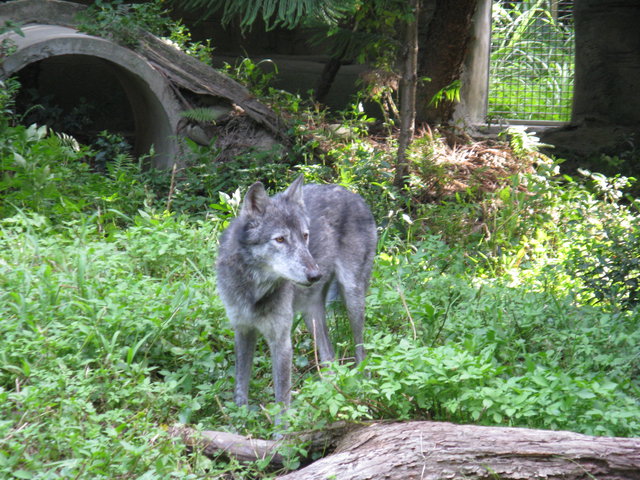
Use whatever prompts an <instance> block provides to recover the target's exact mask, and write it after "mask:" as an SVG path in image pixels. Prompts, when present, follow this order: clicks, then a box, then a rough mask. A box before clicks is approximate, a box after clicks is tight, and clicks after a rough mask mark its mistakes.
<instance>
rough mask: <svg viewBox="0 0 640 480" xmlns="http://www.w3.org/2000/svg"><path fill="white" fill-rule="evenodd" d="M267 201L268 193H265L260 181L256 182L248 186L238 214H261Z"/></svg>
mask: <svg viewBox="0 0 640 480" xmlns="http://www.w3.org/2000/svg"><path fill="white" fill-rule="evenodd" d="M269 201H270V200H269V195H267V192H266V191H265V189H264V185H263V184H262V182H256V183H254V184H253V185H251V187H249V190H248V191H247V194H246V195H245V196H244V201H243V202H242V210H241V211H240V214H241V215H248V216H250V217H252V216H255V215H262V214H263V213H264V212H265V210H266V208H267V205H268V204H269Z"/></svg>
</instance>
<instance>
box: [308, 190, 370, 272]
mask: <svg viewBox="0 0 640 480" xmlns="http://www.w3.org/2000/svg"><path fill="white" fill-rule="evenodd" d="M303 194H304V203H305V209H306V212H307V216H308V218H309V221H310V239H311V240H310V245H309V250H310V251H311V254H312V255H313V256H314V258H316V260H318V261H319V263H325V261H326V260H325V259H327V257H329V258H332V259H334V260H337V261H340V262H341V263H343V264H345V265H344V266H345V267H346V268H347V269H348V270H350V271H359V272H361V274H362V276H363V277H365V278H366V281H368V277H369V274H370V273H371V265H372V262H373V257H374V255H375V251H376V245H377V234H376V223H375V220H374V218H373V215H372V214H371V210H369V207H368V206H367V204H366V203H365V201H364V200H363V199H362V197H361V196H360V195H357V194H355V193H352V192H350V191H348V190H346V189H345V188H343V187H341V186H339V185H315V184H310V185H305V186H304V189H303ZM323 260H324V261H323ZM363 280H364V279H363Z"/></svg>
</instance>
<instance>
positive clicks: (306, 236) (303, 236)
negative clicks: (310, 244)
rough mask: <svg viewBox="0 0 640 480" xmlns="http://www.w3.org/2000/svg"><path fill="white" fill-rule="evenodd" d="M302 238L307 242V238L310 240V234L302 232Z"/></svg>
mask: <svg viewBox="0 0 640 480" xmlns="http://www.w3.org/2000/svg"><path fill="white" fill-rule="evenodd" d="M302 238H304V241H305V242H306V241H307V240H309V234H308V233H306V232H305V233H303V234H302Z"/></svg>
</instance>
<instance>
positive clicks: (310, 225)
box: [216, 176, 377, 406]
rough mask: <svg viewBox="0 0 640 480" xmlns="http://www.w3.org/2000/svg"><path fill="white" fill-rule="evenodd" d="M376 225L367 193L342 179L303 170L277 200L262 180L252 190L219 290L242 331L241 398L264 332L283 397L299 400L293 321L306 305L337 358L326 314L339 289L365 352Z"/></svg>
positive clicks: (236, 224)
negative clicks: (310, 177) (309, 178)
mask: <svg viewBox="0 0 640 480" xmlns="http://www.w3.org/2000/svg"><path fill="white" fill-rule="evenodd" d="M376 244H377V239H376V225H375V221H374V219H373V215H372V214H371V211H370V210H369V208H368V207H367V205H366V203H365V202H364V200H363V199H362V197H360V196H359V195H357V194H355V193H351V192H349V191H348V190H346V189H344V188H342V187H340V186H338V185H315V184H310V185H303V177H302V176H300V177H298V178H297V179H296V180H295V181H294V182H292V183H291V185H289V187H288V188H287V189H286V190H285V191H284V192H282V193H279V194H277V195H274V196H273V197H269V196H268V195H267V193H266V191H265V188H264V186H263V184H262V183H260V182H257V183H254V184H253V185H252V186H251V187H250V188H249V190H248V191H247V193H246V195H245V197H244V200H243V203H242V207H241V210H240V213H239V215H238V216H237V218H235V219H234V220H233V221H232V222H231V224H230V225H229V227H228V228H227V229H226V230H225V231H224V232H223V234H222V236H221V238H220V246H219V250H218V259H217V267H216V268H217V282H218V285H217V286H218V293H219V295H220V298H221V299H222V302H223V304H224V306H225V309H226V311H227V315H228V317H229V320H230V321H231V325H232V327H233V329H234V333H235V359H236V370H235V402H236V403H237V404H238V405H245V404H247V403H248V396H249V378H250V375H251V366H252V363H253V353H254V350H255V345H256V340H257V338H258V334H262V335H264V337H265V339H266V341H267V344H268V346H269V350H270V352H271V357H272V362H273V384H274V390H275V400H276V402H282V403H284V404H285V406H288V405H289V403H290V400H291V360H292V346H291V326H292V323H293V318H294V314H295V313H296V312H301V313H302V315H303V317H304V320H305V324H306V326H307V329H308V330H309V332H310V333H311V334H312V335H313V337H314V340H315V344H316V346H317V350H318V353H319V357H320V360H321V362H323V363H326V362H329V361H331V360H333V358H334V350H333V346H332V344H331V341H330V339H329V332H328V329H327V323H326V319H325V305H326V302H327V299H328V296H330V295H331V293H330V292H333V291H336V287H337V291H338V292H339V294H340V296H341V297H342V300H343V301H344V304H345V306H346V310H347V314H348V317H349V323H350V325H351V330H352V333H353V337H354V341H355V345H356V347H355V358H356V362H361V361H362V360H363V359H364V356H365V352H364V347H363V345H362V343H363V329H364V313H365V312H364V311H365V294H366V290H367V287H368V283H369V278H370V276H371V269H372V265H373V257H374V255H375V250H376Z"/></svg>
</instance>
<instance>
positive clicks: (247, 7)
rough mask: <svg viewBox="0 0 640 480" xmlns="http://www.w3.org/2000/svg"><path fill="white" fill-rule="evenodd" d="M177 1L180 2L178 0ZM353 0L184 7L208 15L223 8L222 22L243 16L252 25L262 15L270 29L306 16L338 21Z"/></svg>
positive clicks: (233, 0)
mask: <svg viewBox="0 0 640 480" xmlns="http://www.w3.org/2000/svg"><path fill="white" fill-rule="evenodd" d="M174 2H175V3H176V4H177V3H178V2H177V1H176V0H174ZM351 3H352V2H345V1H344V0H222V1H215V0H185V1H181V2H179V4H180V7H182V8H185V9H189V10H198V11H200V12H202V14H203V16H204V17H211V16H212V15H214V14H215V13H218V12H222V23H223V24H228V23H230V22H231V21H232V20H233V19H236V18H239V19H240V27H241V28H243V29H246V28H251V26H252V25H253V23H254V22H255V21H256V19H257V18H258V17H260V18H261V19H262V20H263V21H264V23H265V25H266V28H267V30H270V29H273V28H275V27H283V28H294V27H296V26H298V25H299V24H300V23H301V22H302V21H303V20H306V19H309V18H317V19H320V20H322V21H323V23H337V21H338V19H340V18H343V17H344V16H345V15H347V14H348V12H350V11H351V10H352V5H351Z"/></svg>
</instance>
